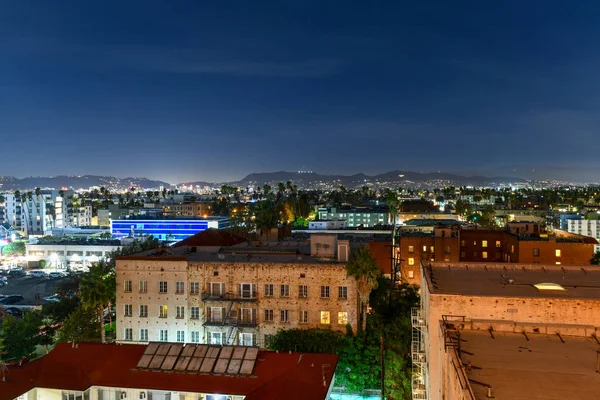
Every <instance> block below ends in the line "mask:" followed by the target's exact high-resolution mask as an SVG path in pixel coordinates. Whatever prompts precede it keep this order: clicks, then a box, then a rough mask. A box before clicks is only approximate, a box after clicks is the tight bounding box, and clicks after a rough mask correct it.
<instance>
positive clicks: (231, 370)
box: [227, 358, 242, 375]
mask: <svg viewBox="0 0 600 400" xmlns="http://www.w3.org/2000/svg"><path fill="white" fill-rule="evenodd" d="M241 366H242V360H236V359H233V358H232V359H231V361H230V362H229V366H228V367H227V373H228V374H229V375H237V374H238V373H239V372H240V367H241Z"/></svg>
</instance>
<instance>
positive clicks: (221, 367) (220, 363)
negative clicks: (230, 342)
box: [213, 358, 229, 374]
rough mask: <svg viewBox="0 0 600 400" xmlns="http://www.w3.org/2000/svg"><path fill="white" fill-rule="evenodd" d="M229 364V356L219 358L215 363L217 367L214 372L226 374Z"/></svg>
mask: <svg viewBox="0 0 600 400" xmlns="http://www.w3.org/2000/svg"><path fill="white" fill-rule="evenodd" d="M228 365H229V359H228V358H219V359H218V360H217V362H216V363H215V367H214V369H213V372H214V373H215V374H224V373H225V371H227V366H228Z"/></svg>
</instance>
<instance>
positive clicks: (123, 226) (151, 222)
mask: <svg viewBox="0 0 600 400" xmlns="http://www.w3.org/2000/svg"><path fill="white" fill-rule="evenodd" d="M229 225H230V224H229V218H225V217H208V218H195V219H192V218H144V217H142V218H136V217H132V218H127V219H113V220H111V222H110V231H111V234H112V235H113V237H115V238H117V239H118V238H123V237H127V236H132V237H137V236H141V237H143V236H150V235H152V236H154V237H155V238H157V239H161V240H172V241H179V240H183V239H186V238H188V237H190V236H192V235H195V234H196V233H198V232H202V231H204V230H206V229H209V228H216V229H225V228H228V227H229Z"/></svg>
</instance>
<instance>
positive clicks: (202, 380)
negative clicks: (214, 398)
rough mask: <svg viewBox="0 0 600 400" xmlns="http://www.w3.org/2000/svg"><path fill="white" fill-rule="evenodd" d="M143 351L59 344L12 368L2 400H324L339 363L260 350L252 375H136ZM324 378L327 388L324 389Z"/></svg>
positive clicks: (328, 357)
mask: <svg viewBox="0 0 600 400" xmlns="http://www.w3.org/2000/svg"><path fill="white" fill-rule="evenodd" d="M145 348H146V346H142V345H134V344H124V345H118V344H100V343H79V344H78V345H77V347H76V348H74V347H72V345H71V344H59V345H58V346H56V348H55V349H54V350H52V351H51V352H50V354H48V355H47V356H45V357H42V358H40V359H38V360H35V361H33V362H31V363H29V364H26V365H25V366H23V367H11V368H9V370H8V374H7V380H6V382H3V381H1V380H0V400H12V399H14V398H16V397H18V396H20V395H21V394H23V393H26V392H28V391H29V390H31V389H33V388H34V387H38V388H47V389H62V390H78V391H83V390H86V389H87V388H89V387H90V386H108V387H115V388H140V389H150V390H174V391H182V392H196V393H226V394H233V395H244V396H246V398H245V400H258V399H283V398H285V399H289V400H296V399H297V400H301V399H303V400H304V399H315V400H317V399H318V400H324V399H325V397H326V395H327V391H328V389H329V386H330V384H331V380H332V379H333V373H334V370H335V367H336V365H337V362H338V356H337V355H334V354H302V355H301V354H300V353H276V352H273V351H260V352H259V353H258V357H257V361H256V365H255V367H254V370H253V373H252V376H225V375H206V374H190V373H176V372H172V371H170V372H160V371H142V370H136V369H135V367H136V365H137V362H138V360H139V359H140V358H141V356H142V354H143V353H144V350H145ZM323 378H325V384H323Z"/></svg>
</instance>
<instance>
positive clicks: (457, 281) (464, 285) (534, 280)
mask: <svg viewBox="0 0 600 400" xmlns="http://www.w3.org/2000/svg"><path fill="white" fill-rule="evenodd" d="M422 268H424V273H425V278H426V280H427V284H428V286H429V290H430V292H431V293H432V294H456V295H464V296H499V297H540V298H573V299H600V266H594V265H589V266H584V267H582V266H568V265H565V266H560V265H542V264H509V263H486V264H483V263H460V262H457V263H446V262H433V263H431V264H430V266H427V265H425V266H422ZM543 283H546V284H547V283H551V284H557V285H560V287H562V288H563V289H564V290H547V289H539V288H536V287H535V286H534V285H538V284H543Z"/></svg>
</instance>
